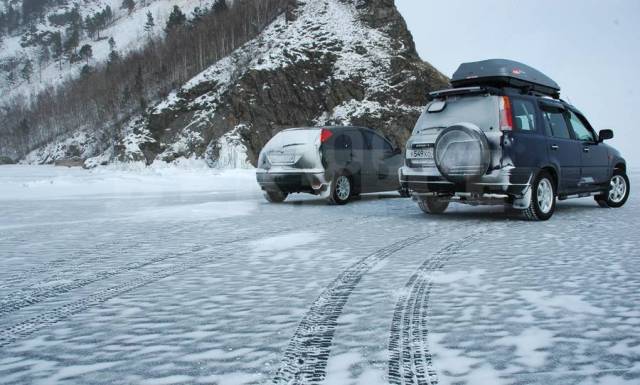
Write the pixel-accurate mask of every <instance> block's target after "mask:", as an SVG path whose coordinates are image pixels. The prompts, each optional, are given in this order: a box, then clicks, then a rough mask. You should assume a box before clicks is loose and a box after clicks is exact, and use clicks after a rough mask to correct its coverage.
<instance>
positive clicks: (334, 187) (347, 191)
mask: <svg viewBox="0 0 640 385" xmlns="http://www.w3.org/2000/svg"><path fill="white" fill-rule="evenodd" d="M352 193H353V183H352V182H351V178H349V176H348V175H346V174H345V173H337V174H336V176H335V178H334V180H333V182H332V183H331V195H330V196H329V202H331V203H333V204H336V205H344V204H346V203H347V202H349V198H351V195H352Z"/></svg>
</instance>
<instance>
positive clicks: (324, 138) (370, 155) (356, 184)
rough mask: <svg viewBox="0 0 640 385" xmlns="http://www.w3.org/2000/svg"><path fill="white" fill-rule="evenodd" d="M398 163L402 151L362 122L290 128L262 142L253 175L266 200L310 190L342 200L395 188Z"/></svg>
mask: <svg viewBox="0 0 640 385" xmlns="http://www.w3.org/2000/svg"><path fill="white" fill-rule="evenodd" d="M402 164H403V158H402V151H401V150H400V149H398V148H396V147H394V146H393V145H392V144H391V143H390V142H389V141H388V140H387V139H385V138H384V137H383V136H381V135H379V134H378V133H376V132H375V131H373V130H371V129H368V128H363V127H324V128H320V127H312V128H292V129H288V130H284V131H281V132H279V133H278V134H276V135H275V136H274V137H273V138H271V140H270V141H269V142H268V143H267V144H266V145H265V146H264V148H263V149H262V151H261V152H260V156H259V158H258V168H257V170H256V177H257V179H258V184H260V187H261V188H262V190H263V191H264V195H265V198H266V199H267V200H268V201H269V202H274V203H278V202H282V201H284V200H285V199H286V198H287V196H288V195H289V194H291V193H310V194H314V195H320V196H323V197H325V198H327V199H328V200H329V201H330V202H332V203H336V204H345V203H347V201H349V199H350V198H352V197H355V196H358V195H359V194H360V193H369V192H382V191H399V190H400V184H399V182H398V176H397V175H398V169H399V168H400V167H401V166H402Z"/></svg>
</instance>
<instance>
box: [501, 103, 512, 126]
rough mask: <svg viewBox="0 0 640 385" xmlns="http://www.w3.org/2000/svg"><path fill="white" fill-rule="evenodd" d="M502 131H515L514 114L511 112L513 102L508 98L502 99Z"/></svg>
mask: <svg viewBox="0 0 640 385" xmlns="http://www.w3.org/2000/svg"><path fill="white" fill-rule="evenodd" d="M500 130H501V131H513V113H512V112H511V100H510V99H509V97H508V96H501V97H500Z"/></svg>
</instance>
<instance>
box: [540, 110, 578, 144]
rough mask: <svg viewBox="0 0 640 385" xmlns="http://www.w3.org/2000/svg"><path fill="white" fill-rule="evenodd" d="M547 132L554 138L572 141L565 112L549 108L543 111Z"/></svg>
mask: <svg viewBox="0 0 640 385" xmlns="http://www.w3.org/2000/svg"><path fill="white" fill-rule="evenodd" d="M542 115H543V116H544V121H545V124H546V126H547V132H548V133H549V135H551V136H553V137H554V138H561V139H571V134H570V133H569V126H567V120H566V119H565V111H563V110H561V109H555V108H549V109H544V110H543V111H542Z"/></svg>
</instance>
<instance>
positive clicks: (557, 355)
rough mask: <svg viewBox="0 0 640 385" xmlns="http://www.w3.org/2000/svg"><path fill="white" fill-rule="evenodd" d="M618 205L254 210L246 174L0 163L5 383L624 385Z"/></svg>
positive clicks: (630, 337) (627, 228)
mask: <svg viewBox="0 0 640 385" xmlns="http://www.w3.org/2000/svg"><path fill="white" fill-rule="evenodd" d="M630 177H631V180H632V193H631V197H630V200H629V202H628V203H627V205H626V206H625V207H624V208H622V209H617V210H614V209H601V208H599V207H598V206H597V205H596V204H595V202H594V201H593V199H591V198H585V199H579V200H569V201H565V202H560V203H559V205H558V211H557V212H556V214H555V216H554V217H553V218H552V219H551V220H550V221H548V222H543V223H530V222H525V221H520V220H517V219H513V218H509V217H508V216H507V215H505V214H504V212H503V211H504V210H503V209H502V208H500V207H489V208H486V207H482V208H473V207H464V206H457V205H454V206H452V207H451V209H450V210H449V211H448V213H447V214H445V215H443V216H432V217H429V216H426V215H424V214H423V213H422V212H421V211H420V210H419V209H418V208H417V206H416V205H415V203H413V202H412V201H411V200H410V199H402V198H400V197H398V196H397V195H396V194H383V195H368V196H364V197H363V198H362V199H361V200H359V201H356V202H352V203H350V204H349V205H347V206H328V205H326V204H325V202H324V201H321V200H318V199H316V198H314V197H311V196H305V195H300V196H294V197H292V198H290V199H289V200H288V201H287V202H286V203H284V204H281V205H274V204H268V203H266V202H265V201H263V199H262V196H261V193H260V191H259V190H258V188H257V185H256V183H255V180H254V175H253V173H252V172H251V171H227V172H216V171H213V170H209V169H204V168H199V169H177V168H155V169H138V170H135V169H132V170H127V171H124V170H118V169H98V170H92V171H87V170H80V169H66V168H54V167H44V166H41V167H35V166H0V383H1V384H55V383H70V384H182V383H189V384H197V383H209V384H229V385H235V384H271V383H276V384H365V385H375V384H387V383H392V384H429V385H433V384H540V385H542V384H639V383H640V251H639V250H640V228H639V227H638V223H639V222H638V218H639V216H640V198H638V195H636V194H635V191H638V188H639V187H640V185H639V184H638V183H637V181H638V180H639V179H640V174H638V173H631V176H630Z"/></svg>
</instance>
